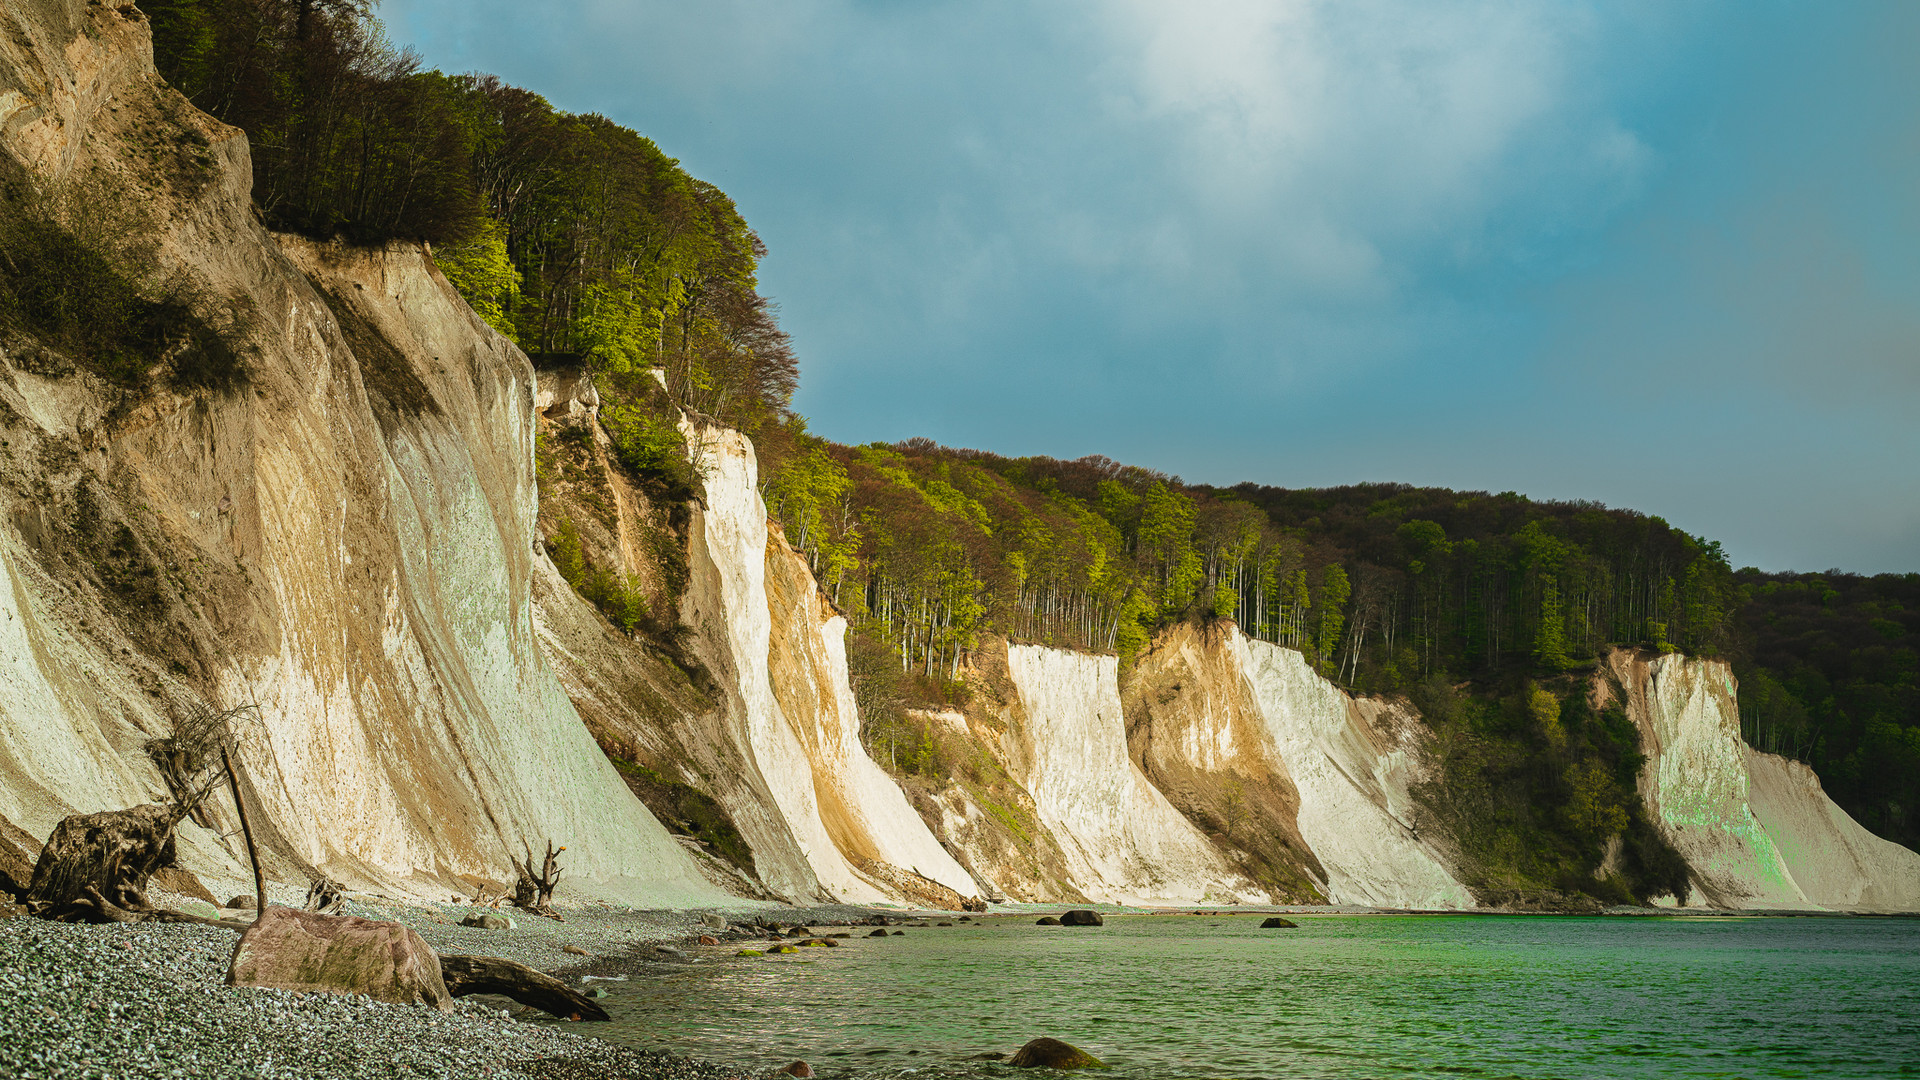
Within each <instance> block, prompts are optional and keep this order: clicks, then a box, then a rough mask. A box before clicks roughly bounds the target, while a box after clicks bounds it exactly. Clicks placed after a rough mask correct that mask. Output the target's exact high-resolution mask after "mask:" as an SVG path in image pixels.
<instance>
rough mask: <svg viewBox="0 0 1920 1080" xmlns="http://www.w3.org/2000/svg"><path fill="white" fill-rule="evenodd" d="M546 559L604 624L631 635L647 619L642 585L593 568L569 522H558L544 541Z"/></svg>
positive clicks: (573, 526)
mask: <svg viewBox="0 0 1920 1080" xmlns="http://www.w3.org/2000/svg"><path fill="white" fill-rule="evenodd" d="M547 555H548V557H549V558H551V559H552V560H553V566H554V569H556V570H558V571H560V576H561V577H562V578H565V579H566V582H567V584H568V585H570V586H572V588H573V590H574V591H575V592H577V593H579V594H580V596H581V598H582V599H584V600H585V601H586V602H587V603H589V604H592V605H593V606H594V607H595V608H598V609H599V611H600V613H601V614H602V615H605V616H606V617H607V621H608V622H610V623H612V624H613V625H614V626H615V627H617V628H619V629H620V630H622V631H624V632H625V633H628V634H632V633H635V632H637V631H638V630H640V629H641V627H642V626H643V625H644V624H645V622H646V618H647V595H646V589H645V585H644V584H643V583H642V582H641V581H640V579H639V578H638V577H635V576H632V575H627V576H625V577H622V576H621V575H619V574H616V573H614V572H613V571H612V570H609V569H607V568H606V567H598V566H594V565H593V564H592V562H591V561H590V560H589V559H588V558H587V555H586V548H585V545H583V544H582V543H581V541H580V529H579V527H578V526H576V525H575V524H574V523H573V519H572V518H565V517H563V518H561V519H559V521H557V522H555V524H554V531H553V535H552V536H549V537H547Z"/></svg>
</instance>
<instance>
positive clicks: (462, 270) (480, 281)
mask: <svg viewBox="0 0 1920 1080" xmlns="http://www.w3.org/2000/svg"><path fill="white" fill-rule="evenodd" d="M433 261H434V262H435V263H436V264H438V265H439V267H440V271H441V273H444V274H446V275H447V281H448V282H449V283H450V284H451V285H452V286H453V287H454V288H455V289H457V290H459V292H460V295H461V296H462V297H464V298H465V299H466V301H467V305H468V306H469V307H471V308H473V311H474V314H476V315H478V316H480V317H481V318H482V319H485V320H486V322H487V325H488V326H491V327H493V328H494V329H495V330H498V331H499V332H500V333H502V334H504V335H506V337H507V338H508V339H509V340H512V339H513V337H514V326H513V318H512V316H511V314H510V313H511V312H512V310H513V305H514V302H515V301H516V300H518V299H519V297H520V274H519V271H517V270H515V269H514V268H513V260H512V259H510V258H508V257H507V230H506V227H505V226H503V225H501V224H500V222H498V221H496V220H494V219H493V218H487V219H485V220H484V221H482V222H481V224H480V226H479V227H478V228H477V229H476V230H475V231H474V234H473V236H472V237H471V238H470V239H468V240H467V241H466V242H465V243H462V244H454V245H449V246H447V247H444V248H442V249H441V250H439V251H436V252H434V255H433Z"/></svg>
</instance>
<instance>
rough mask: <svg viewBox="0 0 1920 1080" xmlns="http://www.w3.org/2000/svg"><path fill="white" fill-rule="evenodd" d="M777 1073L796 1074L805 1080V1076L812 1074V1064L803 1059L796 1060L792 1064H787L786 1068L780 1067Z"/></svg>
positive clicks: (781, 1074)
mask: <svg viewBox="0 0 1920 1080" xmlns="http://www.w3.org/2000/svg"><path fill="white" fill-rule="evenodd" d="M778 1075H780V1076H798V1077H800V1078H801V1080H806V1078H808V1077H811V1076H812V1075H813V1066H811V1065H809V1064H807V1063H806V1062H804V1061H796V1062H794V1063H793V1064H791V1065H788V1066H787V1067H786V1068H784V1069H781V1070H780V1072H779V1073H778Z"/></svg>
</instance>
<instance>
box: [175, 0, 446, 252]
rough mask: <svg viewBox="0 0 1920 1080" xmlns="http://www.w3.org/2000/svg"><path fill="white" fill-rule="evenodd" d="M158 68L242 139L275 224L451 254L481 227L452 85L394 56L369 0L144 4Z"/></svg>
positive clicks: (414, 61) (256, 190)
mask: <svg viewBox="0 0 1920 1080" xmlns="http://www.w3.org/2000/svg"><path fill="white" fill-rule="evenodd" d="M143 7H145V8H147V9H148V14H149V16H150V17H151V18H152V20H153V23H154V28H155V35H154V62H155V65H156V66H157V67H158V68H159V69H160V74H161V76H162V77H164V78H165V79H166V80H167V81H168V82H169V83H171V84H172V85H173V86H174V88H175V89H177V90H179V91H180V92H181V93H183V94H185V95H186V96H187V98H188V99H189V100H190V101H192V102H193V103H194V104H195V105H196V106H198V107H200V108H201V109H203V110H205V111H206V112H208V113H211V114H212V115H214V116H215V117H217V118H219V119H220V120H223V121H225V122H226V123H229V124H233V125H234V126H236V127H239V128H241V129H242V130H244V131H246V133H247V135H248V141H249V142H250V143H251V145H252V151H253V173H254V182H253V195H254V201H255V202H256V203H257V204H258V205H259V206H260V208H261V210H262V211H263V212H264V213H265V215H266V217H267V220H268V222H269V223H271V224H273V225H274V226H276V227H278V228H284V229H291V230H294V231H298V232H304V233H307V234H309V235H314V236H322V237H332V236H345V237H347V238H349V239H351V240H354V241H356V242H361V243H380V242H384V241H386V240H390V239H418V240H429V241H433V242H435V243H443V242H444V243H457V242H459V241H461V240H463V239H465V238H467V237H468V236H470V235H472V234H473V232H474V230H475V228H476V226H477V225H478V224H479V222H480V218H481V205H480V202H479V200H478V199H477V198H476V193H475V188H474V182H473V174H472V170H471V168H470V162H471V159H472V155H473V153H474V151H475V149H476V142H477V139H478V137H479V136H480V134H481V132H480V131H478V130H477V129H476V127H475V126H474V124H473V123H472V120H473V119H474V114H473V111H472V110H471V109H470V108H469V107H468V103H467V102H466V101H464V100H463V97H462V93H461V90H460V87H459V86H458V85H457V84H456V82H455V80H451V79H448V78H447V77H446V76H444V75H441V74H439V73H438V72H422V71H420V70H419V57H418V56H417V55H415V54H414V53H412V52H411V51H407V50H400V49H395V48H394V47H393V45H392V44H391V43H390V42H388V40H387V38H386V35H385V32H384V31H383V29H382V28H381V26H380V24H379V23H378V22H377V21H376V20H374V19H373V18H372V16H371V14H370V12H369V8H370V4H368V3H365V2H364V0H150V2H149V3H147V4H144V5H143Z"/></svg>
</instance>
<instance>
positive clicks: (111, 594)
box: [0, 0, 724, 904]
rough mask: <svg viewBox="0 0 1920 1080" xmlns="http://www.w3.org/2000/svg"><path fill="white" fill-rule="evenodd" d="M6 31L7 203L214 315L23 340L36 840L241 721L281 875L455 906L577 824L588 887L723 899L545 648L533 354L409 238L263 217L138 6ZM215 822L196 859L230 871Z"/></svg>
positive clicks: (23, 695)
mask: <svg viewBox="0 0 1920 1080" xmlns="http://www.w3.org/2000/svg"><path fill="white" fill-rule="evenodd" d="M0 18H4V20H5V21H6V23H7V25H6V33H5V34H0V150H4V155H3V156H4V159H5V163H6V166H7V168H8V170H9V176H8V183H9V186H10V191H9V193H8V194H9V198H10V200H11V206H12V208H13V211H14V212H16V213H19V212H22V211H21V210H20V208H21V207H23V206H25V207H28V208H29V209H28V211H26V212H28V213H36V214H41V215H43V216H42V218H41V219H40V220H44V221H51V222H52V223H53V227H54V228H56V229H58V230H64V234H65V235H70V236H73V237H75V238H76V239H75V244H76V245H77V247H76V248H75V250H80V251H89V252H98V251H100V250H102V248H101V245H103V244H112V243H123V244H125V245H127V246H125V247H123V248H122V249H121V250H120V251H118V252H117V253H116V252H112V251H109V252H108V257H106V258H105V259H104V260H103V262H102V265H103V266H108V267H111V265H113V264H115V263H116V262H117V264H118V265H119V266H121V267H124V268H125V269H124V270H121V271H113V270H111V269H109V270H103V271H101V272H102V274H105V273H109V272H124V273H128V274H139V273H144V274H147V275H148V276H149V278H150V280H149V281H148V283H147V284H146V285H145V286H143V288H144V289H145V290H146V291H147V292H149V293H152V292H156V291H160V290H164V291H165V293H166V295H167V296H168V297H170V298H171V299H172V301H173V302H175V303H177V305H178V308H179V309H180V310H184V311H186V312H187V313H188V314H187V315H182V316H180V324H181V325H183V326H187V327H189V328H191V327H193V326H203V327H208V328H211V329H209V330H208V332H207V333H204V334H198V336H195V334H185V335H183V337H182V338H181V341H180V343H179V344H177V345H175V346H173V347H171V348H169V349H168V350H165V351H159V352H155V353H152V354H145V355H143V354H140V353H139V352H137V351H133V352H120V353H112V354H108V353H104V352H87V351H83V350H75V349H70V348H65V347H63V344H62V343H61V342H58V341H54V342H49V341H47V340H41V339H38V338H36V336H35V335H34V334H33V333H31V332H22V331H20V330H19V329H17V328H16V329H15V330H14V331H13V332H10V333H9V334H8V336H7V339H6V340H5V342H4V344H3V345H0V351H3V353H4V356H3V357H0V365H3V366H0V374H3V375H4V379H0V402H4V408H0V425H3V426H4V432H5V434H4V441H5V461H4V465H0V475H3V476H4V479H5V492H4V496H3V497H4V500H5V502H6V504H7V506H6V511H7V513H6V517H5V519H4V520H5V521H6V526H5V527H4V529H0V561H3V562H4V565H5V568H6V571H7V577H8V588H7V589H6V590H5V603H6V606H7V608H8V610H7V612H6V617H5V618H0V623H3V624H4V626H5V630H4V633H5V634H6V635H7V638H8V646H7V648H8V653H7V655H6V657H5V659H4V681H5V683H6V686H7V688H8V689H7V690H6V692H5V694H4V696H0V710H4V713H5V719H4V723H0V731H4V736H0V816H4V817H5V818H6V819H7V820H8V821H9V822H11V823H12V824H14V825H16V826H18V827H20V828H21V829H22V830H24V831H25V833H27V834H28V835H30V836H32V837H36V838H37V837H44V836H45V835H46V834H47V832H48V831H49V830H50V829H51V828H52V826H53V824H54V822H55V821H56V820H58V819H59V818H60V817H62V816H64V815H66V814H69V813H74V812H91V811H98V810H108V809H117V808H120V807H124V806H128V805H132V804H134V803H139V802H145V801H150V800H154V799H158V798H162V797H164V796H165V795H166V793H167V790H168V789H167V787H166V784H165V781H164V780H163V778H162V776H161V775H160V773H159V771H158V769H157V768H156V766H155V765H154V763H153V761H152V759H151V758H150V756H149V754H148V751H147V745H148V743H149V742H150V741H151V740H154V739H157V738H161V737H164V736H166V735H168V734H169V733H170V732H171V731H172V730H173V727H174V725H175V723H176V722H177V721H178V720H179V719H180V718H181V717H183V716H185V715H188V714H189V713H191V712H193V711H194V710H196V709H200V708H213V709H226V708H231V707H234V706H238V705H245V704H252V705H257V706H258V707H259V713H258V716H259V720H258V722H257V723H254V724H250V725H247V726H245V727H243V729H242V731H241V736H242V738H241V744H240V749H239V767H240V770H241V774H242V778H243V788H244V789H245V790H246V792H247V794H248V797H249V799H250V800H251V801H252V802H253V803H254V805H255V807H256V808H257V809H256V811H255V818H254V820H255V823H256V825H255V828H256V831H258V832H260V833H262V834H263V839H264V844H265V847H266V848H267V849H268V850H267V854H268V859H269V863H270V869H271V872H272V876H275V877H279V878H282V879H286V880H292V881H295V882H302V883H303V882H304V880H305V878H306V877H307V876H310V875H313V874H321V873H324V874H326V875H329V876H331V877H334V878H336V879H339V880H341V881H343V882H345V883H347V884H349V885H350V886H354V887H359V888H366V889H374V890H378V891H382V892H387V893H398V894H416V895H437V896H442V897H444V896H445V895H447V894H449V893H451V892H461V893H471V892H474V891H478V890H480V889H482V888H486V887H489V883H494V884H497V883H500V882H502V881H505V880H507V879H508V875H509V874H510V869H509V865H508V855H509V852H514V853H517V852H518V851H519V850H520V846H521V844H522V843H525V842H531V843H533V844H535V845H538V844H539V843H541V842H542V841H544V840H546V839H547V838H552V839H554V840H555V841H556V842H557V843H561V844H565V845H566V846H567V847H568V849H569V851H568V866H569V877H570V879H571V881H572V883H573V886H574V889H575V890H576V895H590V896H603V897H607V898H611V899H625V900H630V901H636V902H638V901H644V902H649V903H656V904H664V903H675V904H688V903H696V902H710V901H714V900H718V899H720V898H722V896H723V895H724V894H722V893H721V892H720V891H719V890H717V889H715V888H713V887H712V886H711V885H710V884H709V883H708V882H707V881H706V880H705V879H704V878H702V877H701V876H700V875H699V874H698V872H697V871H696V870H695V868H694V866H693V864H692V862H691V861H690V860H689V859H688V858H687V857H686V856H685V855H684V854H683V853H682V851H681V849H680V848H679V846H678V845H676V844H675V843H673V842H672V841H671V840H670V839H669V837H668V836H667V834H666V832H665V830H664V829H662V828H661V826H660V825H659V824H658V823H657V822H656V821H655V820H654V819H653V818H652V816H651V815H649V814H648V813H647V812H646V810H645V808H644V807H643V806H642V805H641V804H640V803H639V801H638V800H636V799H635V798H634V797H633V795H632V794H631V793H630V792H629V791H628V790H627V788H626V786H625V785H624V784H623V783H622V782H621V781H620V778H619V777H618V775H617V774H616V773H615V771H614V769H613V766H612V765H611V764H609V763H608V761H607V760H606V758H605V757H604V755H603V754H602V753H601V752H600V750H599V749H598V747H596V746H595V745H594V742H593V740H592V739H591V738H590V737H589V735H588V733H587V731H586V729H585V728H584V727H583V726H582V725H581V723H580V720H579V717H578V716H577V715H576V714H575V712H574V710H573V708H572V706H571V705H570V704H569V702H568V700H567V697H566V695H565V694H564V692H563V691H562V688H561V686H560V684H559V682H558V681H557V680H556V679H555V678H554V676H553V673H552V671H551V670H550V669H549V667H548V665H547V663H546V661H545V659H544V657H543V655H542V652H541V649H540V645H539V642H538V640H537V636H536V633H535V625H534V617H533V602H532V584H533V581H534V580H535V578H536V577H537V576H538V575H539V574H540V573H541V572H542V569H543V568H542V566H541V564H542V563H543V562H544V558H545V557H544V555H543V554H542V553H541V552H540V549H539V546H538V544H537V538H536V535H535V530H534V525H533V516H534V509H535V501H534V500H535V493H534V481H533V454H532V434H533V433H532V424H531V406H532V398H533V381H534V379H533V371H532V367H531V365H530V364H529V363H528V361H527V359H526V357H525V356H524V355H522V354H521V353H520V351H519V350H518V349H516V348H515V347H513V346H512V345H511V344H510V343H508V342H507V341H506V340H505V339H503V338H501V337H500V336H498V335H497V334H495V333H493V332H492V331H491V330H489V329H488V328H487V327H486V325H485V324H484V323H482V322H481V321H480V320H479V319H478V318H477V317H475V316H474V315H473V313H472V312H471V311H470V310H469V309H468V307H467V305H466V304H465V303H464V302H462V300H461V299H460V297H459V296H458V295H457V294H456V293H455V292H454V291H453V289H452V288H451V287H449V286H448V284H447V283H446V281H445V280H444V278H442V277H441V276H440V275H439V274H438V273H437V271H436V270H435V269H434V267H433V265H432V262H431V261H430V259H429V258H428V257H427V254H426V253H425V252H424V251H423V250H421V249H420V248H419V247H417V246H408V245H393V246H388V247H386V248H382V249H347V248H343V247H337V246H333V245H326V244H315V243H311V242H308V241H304V240H296V239H292V238H289V237H285V236H276V235H273V234H269V233H268V232H267V231H265V230H264V229H263V228H262V227H261V226H260V225H259V224H258V223H257V221H256V220H255V217H254V214H253V211H252V207H251V205H250V201H249V194H248V189H249V175H250V170H249V164H248V146H247V141H246V139H245V137H244V136H242V135H241V134H240V133H238V132H237V131H235V130H233V129H229V128H225V127H222V126H220V125H218V124H216V123H213V122H212V121H210V120H208V119H206V118H205V117H204V116H201V115H199V114H197V113H195V112H194V110H192V109H191V108H190V107H188V106H186V105H184V104H183V102H181V101H180V99H179V98H178V97H177V95H175V94H174V93H173V92H172V91H171V90H169V89H167V88H166V87H165V86H164V85H162V84H161V83H160V82H159V81H158V80H157V79H156V77H155V76H154V73H153V69H152V63H151V54H150V51H149V46H148V38H147V28H146V25H145V20H144V16H142V15H141V14H140V12H139V11H138V10H137V9H135V8H133V7H131V6H126V7H120V8H110V7H106V6H103V5H97V4H81V3H63V2H53V0H47V2H37V3H22V4H9V5H8V6H7V8H6V11H5V13H4V15H3V16H0ZM176 151H180V153H176ZM156 163H157V164H156ZM102 219H107V220H111V221H113V222H114V224H115V226H116V228H117V230H118V232H119V234H120V237H121V240H118V241H116V240H114V239H113V238H112V237H106V238H104V239H103V238H101V236H100V231H99V230H98V229H97V228H95V227H94V226H95V225H96V224H97V223H98V222H99V221H100V220H102ZM136 256H137V257H136ZM95 317H96V318H104V317H107V313H95ZM130 357H131V358H132V359H129V358H130ZM135 360H137V361H138V363H137V364H136V363H134V362H133V361H135ZM210 805H211V804H210ZM213 814H214V816H213V818H212V819H211V820H212V825H213V826H214V827H213V828H203V827H202V826H200V825H195V824H191V823H189V824H187V825H184V826H183V829H184V830H185V832H184V834H183V848H184V861H185V863H186V865H187V867H188V868H189V869H191V870H194V871H196V872H198V873H200V874H201V876H202V877H203V878H206V879H210V880H211V881H215V882H218V881H223V880H227V879H232V880H233V881H234V882H235V883H236V884H237V883H238V881H239V879H240V878H241V876H242V875H241V871H240V863H239V861H237V860H236V859H235V856H234V851H233V849H232V848H231V846H230V845H229V843H228V842H226V841H223V840H222V839H220V836H219V833H220V832H223V831H227V830H230V829H231V828H232V827H233V822H232V821H231V811H230V810H220V809H215V810H214V811H213Z"/></svg>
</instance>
